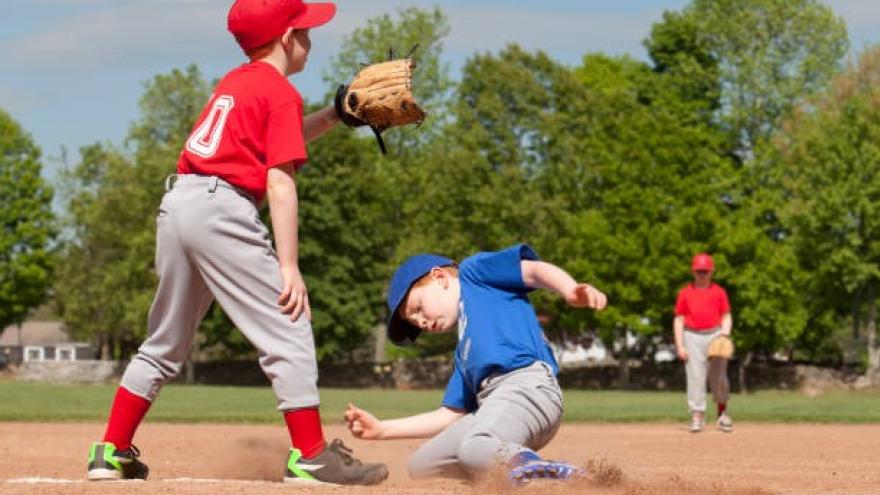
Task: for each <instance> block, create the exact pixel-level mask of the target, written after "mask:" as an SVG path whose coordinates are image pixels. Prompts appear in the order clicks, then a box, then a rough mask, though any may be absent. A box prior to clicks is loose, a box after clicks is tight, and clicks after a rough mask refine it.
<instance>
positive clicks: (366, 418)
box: [345, 404, 466, 440]
mask: <svg viewBox="0 0 880 495" xmlns="http://www.w3.org/2000/svg"><path fill="white" fill-rule="evenodd" d="M465 414H466V413H465V412H464V411H460V410H458V409H451V408H448V407H445V406H444V407H441V408H439V409H435V410H433V411H430V412H426V413H422V414H417V415H415V416H408V417H405V418H399V419H390V420H385V421H382V420H379V419H377V418H376V417H375V416H373V415H372V414H370V413H369V412H367V411H365V410H363V409H360V408H358V407H356V406H354V405H353V404H349V405H348V408H347V409H346V410H345V421H346V423H347V424H348V429H349V431H351V434H352V435H354V436H356V437H358V438H362V439H364V440H395V439H403V438H431V437H433V436H435V435H437V434H438V433H440V432H441V431H443V430H445V429H446V427H448V426H449V425H451V424H452V423H455V422H456V421H458V420H459V419H461V417H463V416H464V415H465Z"/></svg>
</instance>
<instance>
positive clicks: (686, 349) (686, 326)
mask: <svg viewBox="0 0 880 495" xmlns="http://www.w3.org/2000/svg"><path fill="white" fill-rule="evenodd" d="M714 270H715V263H714V262H713V261H712V257H711V256H709V255H708V254H706V253H700V254H698V255H696V256H694V258H693V260H692V261H691V271H692V272H693V275H694V281H693V282H691V283H690V284H688V285H687V286H685V287H683V288H682V289H681V290H680V291H679V292H678V299H677V300H676V302H675V320H674V322H673V328H674V330H675V349H676V353H677V354H678V357H679V359H681V360H682V361H684V362H685V363H686V364H685V374H686V375H687V400H688V407H689V408H690V412H691V426H690V429H691V432H693V433H697V432H699V431H702V429H703V422H704V417H705V413H706V375H707V371H708V378H709V388H710V389H711V390H712V397H713V398H714V399H715V404H716V405H717V407H718V422H717V425H718V428H720V429H721V430H722V431H725V432H731V431H733V421H732V420H731V418H730V414H729V413H728V412H727V401H728V399H729V397H730V383H729V382H728V380H727V360H726V359H712V360H710V359H708V357H707V351H708V348H709V343H710V342H712V339H714V338H715V337H717V336H718V335H726V336H730V331H731V328H732V326H733V319H732V318H731V316H730V302H728V300H727V292H725V290H724V288H722V287H721V286H720V285H718V284H715V283H713V282H712V272H713V271H714ZM710 361H711V362H710Z"/></svg>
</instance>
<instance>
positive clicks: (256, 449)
mask: <svg viewBox="0 0 880 495" xmlns="http://www.w3.org/2000/svg"><path fill="white" fill-rule="evenodd" d="M326 431H327V436H328V438H333V437H340V438H342V439H343V440H345V442H346V443H347V444H348V445H349V446H350V447H353V448H354V449H355V454H356V455H357V456H358V457H360V458H361V459H364V460H368V461H382V462H386V463H388V465H389V467H390V469H391V476H390V477H389V479H388V480H387V481H386V482H385V483H384V484H382V485H379V486H378V487H341V488H334V487H331V488H322V487H312V488H302V487H298V486H297V487H294V486H288V485H284V484H282V483H278V482H277V481H279V480H280V479H281V477H282V474H283V469H284V463H285V461H286V458H287V448H288V438H287V432H286V430H285V428H284V426H283V425H282V423H281V421H280V419H279V424H278V425H277V426H267V425H231V424H223V425H220V424H191V425H185V424H161V423H160V424H156V423H149V422H147V423H146V424H144V425H143V427H142V428H141V430H140V431H139V432H138V436H137V438H136V439H135V440H136V442H135V443H136V444H137V445H138V447H140V449H141V451H142V452H143V457H142V458H143V460H144V461H145V462H146V463H147V464H148V465H149V466H150V470H151V473H150V480H149V481H146V482H140V481H133V482H104V483H85V482H83V480H84V478H85V470H86V454H87V450H88V446H89V443H90V442H91V441H93V440H95V439H99V438H100V436H101V434H102V433H103V425H102V424H98V423H0V494H2V495H17V494H76V495H79V494H85V493H96V494H105V493H106V494H117V493H118V494H125V495H141V494H143V495H148V494H149V495H155V494H166V493H168V494H172V493H173V494H182V495H190V494H192V495H199V494H205V495H225V494H233V493H235V494H238V493H243V492H249V493H260V494H261V495H272V494H282V493H283V494H288V493H294V492H295V493H298V494H299V493H331V492H332V493H333V494H334V495H336V494H338V495H346V494H349V493H351V494H355V493H357V494H370V495H372V494H376V495H378V494H412V495H420V494H444V495H448V494H449V493H450V492H452V491H457V492H458V493H460V494H467V495H471V494H473V495H488V494H500V493H511V492H513V491H514V490H513V489H512V488H510V487H508V486H507V485H506V484H505V483H504V482H503V481H500V480H498V479H489V480H487V481H485V482H483V483H482V484H480V485H479V486H472V485H469V484H464V483H462V482H459V481H454V480H425V481H421V480H420V481H413V480H410V479H409V478H408V476H407V474H406V461H407V458H408V457H409V455H410V454H411V453H412V452H413V451H414V450H415V449H416V448H417V447H418V446H419V445H420V443H421V442H420V441H389V442H368V441H359V440H354V439H352V438H351V437H350V436H349V435H348V434H347V433H346V432H345V431H344V428H343V427H342V426H341V425H338V424H331V425H327V427H326ZM542 453H543V454H544V455H545V456H546V457H548V458H556V459H565V460H569V461H571V462H574V463H577V464H580V465H582V466H585V467H588V468H589V470H590V473H591V474H590V476H589V479H588V480H585V481H580V482H575V483H567V484H560V483H554V484H550V483H541V484H536V485H534V486H530V487H527V488H526V489H524V490H522V491H521V492H522V493H542V494H543V493H551V494H556V493H558V494H568V493H588V494H610V495H673V494H675V495H696V494H709V495H774V494H779V495H782V494H785V495H789V494H791V495H794V494H797V495H819V494H827V495H830V494H835V495H839V494H853V495H868V494H871V495H874V494H877V493H880V469H878V466H880V425H804V424H798V425H784V424H743V423H741V424H737V426H736V431H735V432H734V433H731V434H726V433H721V432H718V431H715V430H714V429H712V428H708V429H707V430H706V431H704V432H702V433H699V434H691V433H688V432H687V430H686V428H685V426H684V424H683V423H682V424H565V425H563V426H562V428H561V429H560V431H559V434H558V435H557V436H556V439H555V440H554V441H553V442H552V443H551V444H550V446H549V447H547V448H546V449H545V450H544V451H543V452H542Z"/></svg>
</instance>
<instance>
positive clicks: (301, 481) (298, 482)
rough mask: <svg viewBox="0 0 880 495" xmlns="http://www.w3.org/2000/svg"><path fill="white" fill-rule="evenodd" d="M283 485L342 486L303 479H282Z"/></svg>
mask: <svg viewBox="0 0 880 495" xmlns="http://www.w3.org/2000/svg"><path fill="white" fill-rule="evenodd" d="M284 483H289V484H291V485H299V486H342V485H337V484H336V483H327V482H326V481H319V480H307V479H305V478H284Z"/></svg>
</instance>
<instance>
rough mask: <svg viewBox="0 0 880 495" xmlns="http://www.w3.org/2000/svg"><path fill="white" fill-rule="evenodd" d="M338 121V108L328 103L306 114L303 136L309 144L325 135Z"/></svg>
mask: <svg viewBox="0 0 880 495" xmlns="http://www.w3.org/2000/svg"><path fill="white" fill-rule="evenodd" d="M338 123H339V116H338V115H336V108H335V107H334V106H333V105H328V106H326V107H324V108H322V109H320V110H318V111H316V112H313V113H310V114H309V115H306V116H305V118H303V137H304V138H305V141H306V143H307V144H308V143H310V142H312V141H314V140H315V139H318V138H319V137H321V136H323V135H324V134H326V133H327V131H329V130H330V129H333V127H334V126H336V124H338Z"/></svg>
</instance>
